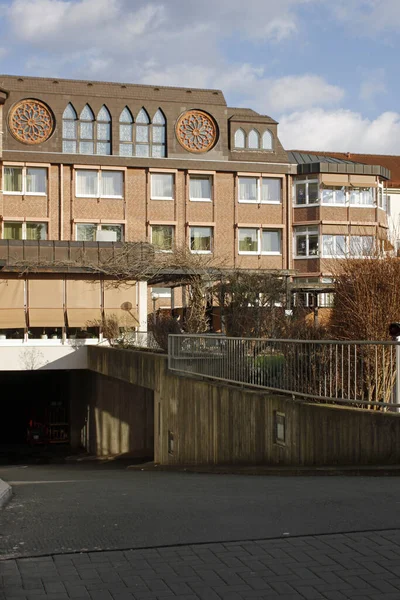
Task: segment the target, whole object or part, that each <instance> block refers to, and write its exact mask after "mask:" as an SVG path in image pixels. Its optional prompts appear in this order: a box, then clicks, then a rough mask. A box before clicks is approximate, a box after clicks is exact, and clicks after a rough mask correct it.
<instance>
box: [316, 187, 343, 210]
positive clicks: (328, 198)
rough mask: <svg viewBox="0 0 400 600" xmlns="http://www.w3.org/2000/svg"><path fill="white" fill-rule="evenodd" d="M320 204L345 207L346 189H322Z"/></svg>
mask: <svg viewBox="0 0 400 600" xmlns="http://www.w3.org/2000/svg"><path fill="white" fill-rule="evenodd" d="M322 204H333V205H342V206H343V205H345V204H346V188H345V187H331V188H326V187H323V189H322Z"/></svg>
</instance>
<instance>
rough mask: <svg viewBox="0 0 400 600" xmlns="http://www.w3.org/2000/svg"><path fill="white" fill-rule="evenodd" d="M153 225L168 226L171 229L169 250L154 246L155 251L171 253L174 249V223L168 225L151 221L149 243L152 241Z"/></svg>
mask: <svg viewBox="0 0 400 600" xmlns="http://www.w3.org/2000/svg"><path fill="white" fill-rule="evenodd" d="M153 227H170V228H171V229H172V242H171V250H163V249H162V248H156V252H164V253H165V254H171V252H173V250H174V244H175V225H168V224H166V223H152V224H151V225H150V243H151V244H152V243H153Z"/></svg>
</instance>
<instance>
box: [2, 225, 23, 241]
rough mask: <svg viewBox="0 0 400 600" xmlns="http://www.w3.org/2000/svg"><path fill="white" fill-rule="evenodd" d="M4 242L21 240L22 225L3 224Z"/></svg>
mask: <svg viewBox="0 0 400 600" xmlns="http://www.w3.org/2000/svg"><path fill="white" fill-rule="evenodd" d="M3 239H5V240H22V223H7V222H5V223H4V234H3Z"/></svg>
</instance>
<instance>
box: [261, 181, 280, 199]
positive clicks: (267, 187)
mask: <svg viewBox="0 0 400 600" xmlns="http://www.w3.org/2000/svg"><path fill="white" fill-rule="evenodd" d="M261 201H262V202H280V201H281V180H280V179H267V178H266V177H264V178H263V180H262V188H261Z"/></svg>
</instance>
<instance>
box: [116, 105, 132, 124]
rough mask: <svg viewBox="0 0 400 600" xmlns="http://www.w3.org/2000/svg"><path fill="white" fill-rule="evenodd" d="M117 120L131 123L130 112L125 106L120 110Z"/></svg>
mask: <svg viewBox="0 0 400 600" xmlns="http://www.w3.org/2000/svg"><path fill="white" fill-rule="evenodd" d="M119 121H120V123H133V117H132V114H131V112H130V110H129V108H128V107H127V106H125V108H124V110H123V111H122V113H121V116H120V118H119Z"/></svg>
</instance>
